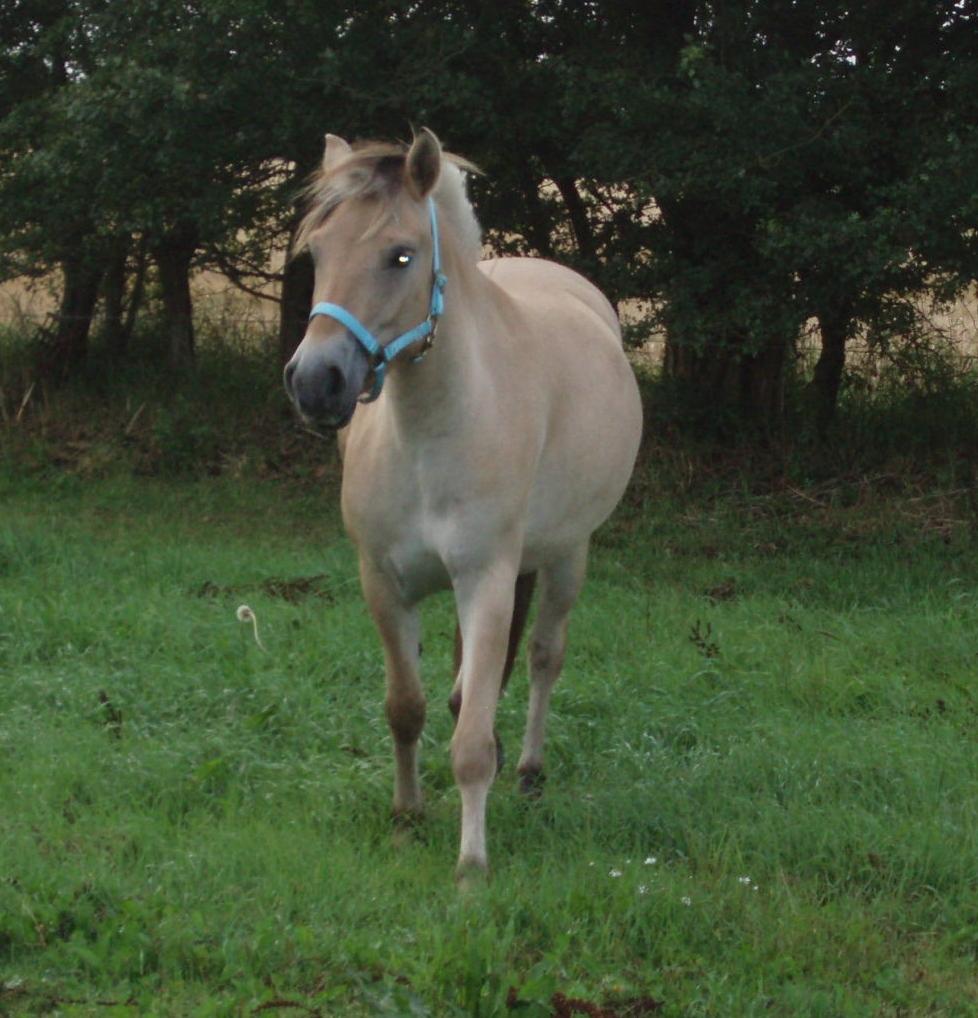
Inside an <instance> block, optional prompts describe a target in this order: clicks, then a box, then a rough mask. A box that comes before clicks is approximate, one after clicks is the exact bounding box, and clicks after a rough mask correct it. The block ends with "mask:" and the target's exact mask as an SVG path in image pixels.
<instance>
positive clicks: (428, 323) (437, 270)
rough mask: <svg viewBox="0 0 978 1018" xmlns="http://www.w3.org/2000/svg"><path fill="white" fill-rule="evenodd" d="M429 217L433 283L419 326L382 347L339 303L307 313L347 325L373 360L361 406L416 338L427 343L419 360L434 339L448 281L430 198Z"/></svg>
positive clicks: (377, 390) (380, 386) (322, 304)
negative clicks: (371, 375) (368, 387)
mask: <svg viewBox="0 0 978 1018" xmlns="http://www.w3.org/2000/svg"><path fill="white" fill-rule="evenodd" d="M428 217H429V219H430V221H431V272H432V276H433V280H432V284H431V301H430V303H429V305H428V317H427V318H426V319H425V320H424V321H423V322H421V324H420V325H416V326H415V327H414V328H413V329H408V331H407V332H402V333H401V335H400V336H397V337H396V338H394V339H392V340H391V341H390V342H389V343H387V344H386V345H384V344H383V343H381V342H379V341H378V339H377V337H376V336H374V334H373V333H372V332H371V331H370V330H369V329H368V328H367V327H366V326H365V325H364V324H363V323H362V322H361V321H360V319H359V318H357V317H356V315H354V314H351V312H349V311H347V310H346V308H344V307H341V306H340V305H339V304H330V303H329V302H328V301H321V302H320V303H319V304H316V305H315V306H314V307H313V309H312V311H310V312H309V321H312V320H313V318H315V317H316V316H317V315H326V316H327V317H329V318H334V319H335V320H336V321H338V322H339V323H340V324H341V325H344V326H346V328H347V329H349V330H350V332H351V334H352V335H353V337H354V338H355V339H356V340H357V342H358V343H359V344H360V345H361V346H362V347H363V348H364V350H366V351H367V355H368V356H369V357H370V358H371V359H372V360H373V372H374V384H373V387H372V388H371V390H370V393H369V394H368V395H367V396H365V397H362V402H364V403H372V402H373V401H374V400H375V399H376V398H377V397H378V396H379V395H380V392H381V390H382V389H383V387H384V377H385V375H386V373H387V365H388V364H390V362H391V361H392V360H394V358H395V357H397V356H398V355H399V354H401V353H403V352H404V351H405V350H406V349H407V348H408V347H409V346H412V345H413V344H414V343H417V342H418V340H419V339H427V343H426V344H425V347H424V349H423V350H422V351H421V353H419V354H418V355H417V356H416V357H414V358H412V359H413V360H415V361H419V360H421V358H422V357H424V355H425V354H426V353H427V352H428V349H429V347H430V346H431V344H432V341H433V340H434V338H435V329H436V328H437V327H438V319H439V318H440V317H441V316H442V314H443V313H444V311H445V284H446V283H447V282H448V280H447V279H446V278H445V274H444V273H443V272H442V271H441V241H440V238H439V236H438V212H437V210H436V208H435V202H434V199H433V198H429V199H428Z"/></svg>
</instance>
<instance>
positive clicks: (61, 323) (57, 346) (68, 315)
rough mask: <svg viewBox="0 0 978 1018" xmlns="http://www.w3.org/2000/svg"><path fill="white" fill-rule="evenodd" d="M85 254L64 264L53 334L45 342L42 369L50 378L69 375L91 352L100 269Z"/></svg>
mask: <svg viewBox="0 0 978 1018" xmlns="http://www.w3.org/2000/svg"><path fill="white" fill-rule="evenodd" d="M94 261H95V260H94V259H91V258H88V257H86V256H85V255H79V256H78V257H75V258H71V259H68V260H66V261H64V262H62V264H61V269H62V272H63V274H64V289H63V290H62V293H61V303H60V305H59V307H58V319H57V326H56V328H55V331H54V335H53V336H51V337H50V338H48V339H46V340H45V342H44V343H43V345H42V348H41V352H40V359H39V365H38V367H39V370H40V371H41V373H42V374H43V375H45V376H46V377H48V378H66V377H67V376H68V375H70V374H71V373H72V372H73V371H74V370H75V369H76V368H78V367H79V365H81V364H82V363H84V361H85V358H86V356H87V355H88V334H89V332H90V330H91V327H92V315H93V314H94V312H95V304H96V301H97V300H98V291H99V282H100V280H101V275H102V274H101V270H100V269H99V268H98V267H96V265H95V264H94Z"/></svg>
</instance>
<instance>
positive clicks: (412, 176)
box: [404, 127, 441, 198]
mask: <svg viewBox="0 0 978 1018" xmlns="http://www.w3.org/2000/svg"><path fill="white" fill-rule="evenodd" d="M440 172H441V142H440V141H439V140H438V139H437V138H436V137H435V136H434V134H433V133H432V132H431V131H429V130H428V128H427V127H422V128H421V130H420V132H419V133H418V134H416V135H415V137H414V141H413V142H412V143H411V148H410V149H409V150H408V154H407V159H406V161H405V163H404V179H405V183H406V184H407V185H408V187H409V188H410V189H411V191H412V192H413V193H414V194H415V196H416V197H418V198H426V197H427V196H428V194H429V193H430V192H431V190H432V189H433V188H434V186H435V184H437V183H438V174H439V173H440Z"/></svg>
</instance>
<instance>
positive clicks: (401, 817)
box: [391, 809, 424, 845]
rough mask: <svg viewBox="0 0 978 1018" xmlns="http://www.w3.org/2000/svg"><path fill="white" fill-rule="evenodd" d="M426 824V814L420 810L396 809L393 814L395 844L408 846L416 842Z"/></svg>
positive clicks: (392, 823) (392, 824)
mask: <svg viewBox="0 0 978 1018" xmlns="http://www.w3.org/2000/svg"><path fill="white" fill-rule="evenodd" d="M423 824H424V812H423V811H422V810H420V809H395V810H394V811H393V813H392V814H391V827H392V828H393V836H394V844H395V845H407V844H410V842H412V841H414V840H415V837H416V836H417V834H418V832H419V831H420V830H421V828H422V826H423Z"/></svg>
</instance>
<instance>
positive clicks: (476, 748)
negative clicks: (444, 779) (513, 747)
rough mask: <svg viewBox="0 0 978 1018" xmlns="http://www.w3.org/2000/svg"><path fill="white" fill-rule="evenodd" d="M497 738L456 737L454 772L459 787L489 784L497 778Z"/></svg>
mask: <svg viewBox="0 0 978 1018" xmlns="http://www.w3.org/2000/svg"><path fill="white" fill-rule="evenodd" d="M497 754H498V750H497V744H496V737H495V735H494V733H493V732H491V731H490V732H488V733H487V734H486V735H479V736H469V737H468V738H464V737H463V738H459V737H458V735H457V733H456V737H455V738H454V739H453V740H452V771H453V772H454V774H455V781H456V782H457V783H458V784H459V785H474V784H483V783H484V784H488V783H489V782H490V781H492V779H493V778H494V777H495V776H496V767H497V764H498V755H497Z"/></svg>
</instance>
